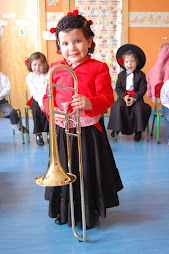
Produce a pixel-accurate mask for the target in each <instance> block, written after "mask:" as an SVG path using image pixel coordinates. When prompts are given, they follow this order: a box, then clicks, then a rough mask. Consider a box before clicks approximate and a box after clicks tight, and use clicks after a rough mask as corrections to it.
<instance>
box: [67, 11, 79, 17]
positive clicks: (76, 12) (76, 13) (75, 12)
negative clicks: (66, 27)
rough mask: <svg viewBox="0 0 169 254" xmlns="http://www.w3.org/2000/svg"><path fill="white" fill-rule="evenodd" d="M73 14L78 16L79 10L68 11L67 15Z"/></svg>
mask: <svg viewBox="0 0 169 254" xmlns="http://www.w3.org/2000/svg"><path fill="white" fill-rule="evenodd" d="M71 14H73V15H74V16H77V15H78V10H74V11H73V13H72V12H68V14H67V16H68V15H71Z"/></svg>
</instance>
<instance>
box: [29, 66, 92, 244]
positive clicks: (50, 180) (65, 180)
mask: <svg viewBox="0 0 169 254" xmlns="http://www.w3.org/2000/svg"><path fill="white" fill-rule="evenodd" d="M60 68H63V69H66V70H67V71H69V72H70V74H71V75H72V77H73V80H74V87H67V86H62V85H57V84H52V75H53V72H54V71H56V70H57V69H60ZM47 86H48V101H49V133H50V135H49V161H48V168H47V170H46V172H45V174H43V175H40V176H38V177H36V178H35V179H34V182H35V183H36V184H38V185H41V186H63V185H67V184H69V192H70V206H71V220H72V231H73V233H74V235H75V236H76V237H77V238H78V240H79V241H86V240H87V236H86V216H85V200H84V183H83V167H82V151H81V126H80V116H79V110H78V109H76V110H74V111H73V112H71V113H68V112H67V110H68V103H62V106H63V109H64V111H65V112H54V103H53V87H60V88H63V89H68V90H72V91H74V93H75V94H78V82H77V77H76V75H75V73H74V71H73V70H72V69H71V68H70V67H68V66H66V65H63V64H59V65H56V66H54V67H52V68H51V69H50V71H49V73H48V80H47ZM55 113H57V114H61V115H65V133H66V140H67V155H68V173H67V172H65V170H64V169H63V168H62V166H61V163H60V159H59V153H58V145H57V140H56V126H55V119H54V114H55ZM73 115H74V116H75V120H73V119H71V118H70V116H73ZM71 121H73V122H74V124H75V126H76V134H72V133H70V132H69V123H70V122H71ZM71 135H73V136H76V137H77V142H78V158H79V177H80V194H81V210H82V228H83V236H82V237H80V236H79V235H78V234H77V233H76V230H75V214H74V204H73V186H72V183H73V182H74V181H76V179H77V177H76V176H75V175H74V174H72V170H71V163H70V162H71V158H70V142H69V138H70V137H69V136H71Z"/></svg>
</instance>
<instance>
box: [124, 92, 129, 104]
mask: <svg viewBox="0 0 169 254" xmlns="http://www.w3.org/2000/svg"><path fill="white" fill-rule="evenodd" d="M123 100H124V101H125V103H126V106H127V104H128V101H129V95H128V94H127V95H126V96H124V98H123Z"/></svg>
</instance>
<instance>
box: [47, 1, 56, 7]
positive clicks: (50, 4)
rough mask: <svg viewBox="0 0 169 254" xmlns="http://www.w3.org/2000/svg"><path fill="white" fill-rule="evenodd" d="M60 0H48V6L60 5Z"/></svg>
mask: <svg viewBox="0 0 169 254" xmlns="http://www.w3.org/2000/svg"><path fill="white" fill-rule="evenodd" d="M58 5H59V0H48V6H58Z"/></svg>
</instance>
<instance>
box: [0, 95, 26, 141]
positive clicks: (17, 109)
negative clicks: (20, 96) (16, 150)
mask: <svg viewBox="0 0 169 254" xmlns="http://www.w3.org/2000/svg"><path fill="white" fill-rule="evenodd" d="M8 102H9V104H11V97H10V94H9V95H8ZM13 108H14V109H15V110H16V111H17V113H18V115H19V119H20V123H21V131H20V132H21V137H22V144H24V143H25V140H24V133H23V125H22V116H21V111H20V109H19V108H16V107H13ZM0 114H2V113H1V112H0ZM12 130H13V135H15V129H12Z"/></svg>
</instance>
